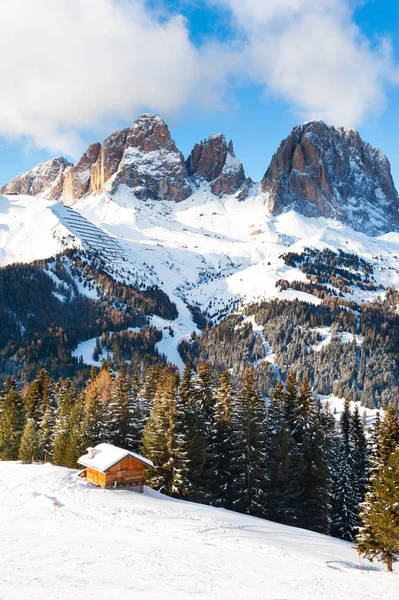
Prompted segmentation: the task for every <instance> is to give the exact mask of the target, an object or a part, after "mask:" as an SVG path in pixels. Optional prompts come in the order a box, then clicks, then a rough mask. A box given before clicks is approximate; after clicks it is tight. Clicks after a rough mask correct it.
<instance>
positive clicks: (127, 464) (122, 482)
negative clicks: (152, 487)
mask: <svg viewBox="0 0 399 600" xmlns="http://www.w3.org/2000/svg"><path fill="white" fill-rule="evenodd" d="M144 468H145V467H144V465H143V463H141V462H139V461H138V460H136V459H134V458H133V457H132V456H127V457H126V458H124V459H123V460H121V461H120V462H119V463H117V464H116V465H114V466H113V467H111V468H110V469H109V470H108V471H107V473H106V481H105V487H114V486H115V487H119V486H141V485H143V484H144Z"/></svg>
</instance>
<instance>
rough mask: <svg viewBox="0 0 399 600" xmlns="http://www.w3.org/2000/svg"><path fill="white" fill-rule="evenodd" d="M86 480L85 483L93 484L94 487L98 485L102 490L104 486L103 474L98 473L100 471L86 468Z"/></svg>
mask: <svg viewBox="0 0 399 600" xmlns="http://www.w3.org/2000/svg"><path fill="white" fill-rule="evenodd" d="M86 479H87V481H90V482H91V483H94V485H100V486H101V487H103V488H104V487H105V485H106V476H105V473H100V471H96V470H95V469H91V468H90V467H87V468H86Z"/></svg>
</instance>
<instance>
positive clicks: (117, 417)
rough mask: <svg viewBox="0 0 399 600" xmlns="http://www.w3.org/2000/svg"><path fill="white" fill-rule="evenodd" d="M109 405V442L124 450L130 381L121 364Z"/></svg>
mask: <svg viewBox="0 0 399 600" xmlns="http://www.w3.org/2000/svg"><path fill="white" fill-rule="evenodd" d="M113 392H114V393H113V398H112V399H111V401H110V403H109V408H108V410H109V417H108V422H109V441H110V442H112V443H113V444H115V446H120V447H122V448H126V447H127V446H128V440H129V434H130V410H129V409H130V407H129V402H130V399H131V379H130V376H129V374H128V373H127V372H126V370H125V366H124V364H123V363H122V365H121V368H120V370H119V374H118V377H117V379H116V382H115V387H114V390H113Z"/></svg>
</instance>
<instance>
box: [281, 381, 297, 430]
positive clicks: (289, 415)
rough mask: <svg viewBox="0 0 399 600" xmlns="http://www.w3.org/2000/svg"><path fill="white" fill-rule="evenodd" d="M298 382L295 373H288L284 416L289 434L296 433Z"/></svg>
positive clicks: (284, 398)
mask: <svg viewBox="0 0 399 600" xmlns="http://www.w3.org/2000/svg"><path fill="white" fill-rule="evenodd" d="M297 407H298V382H297V378H296V373H295V371H290V373H288V377H287V381H286V384H285V391H284V397H283V416H284V422H285V425H286V427H287V428H288V431H289V433H292V434H293V433H294V431H295V426H296V422H297Z"/></svg>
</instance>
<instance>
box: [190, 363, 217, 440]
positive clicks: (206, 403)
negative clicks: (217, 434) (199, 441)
mask: <svg viewBox="0 0 399 600" xmlns="http://www.w3.org/2000/svg"><path fill="white" fill-rule="evenodd" d="M194 390H195V395H196V397H197V403H198V406H201V410H202V412H203V415H204V418H205V427H206V435H207V438H208V441H209V436H210V430H211V423H212V413H213V405H214V386H213V375H212V371H211V366H210V364H209V363H199V365H198V368H197V374H196V377H195V382H194Z"/></svg>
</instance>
